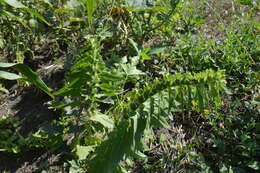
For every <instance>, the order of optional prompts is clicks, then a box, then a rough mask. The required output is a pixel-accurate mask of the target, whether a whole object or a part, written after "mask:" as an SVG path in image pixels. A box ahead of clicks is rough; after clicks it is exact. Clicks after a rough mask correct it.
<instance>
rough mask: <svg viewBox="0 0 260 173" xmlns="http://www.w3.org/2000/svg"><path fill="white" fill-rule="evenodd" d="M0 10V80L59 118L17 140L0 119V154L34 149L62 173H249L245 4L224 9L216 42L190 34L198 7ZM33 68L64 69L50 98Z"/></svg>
mask: <svg viewBox="0 0 260 173" xmlns="http://www.w3.org/2000/svg"><path fill="white" fill-rule="evenodd" d="M37 2H38V1H37ZM137 2H138V3H137ZM0 3H1V5H2V6H1V7H2V8H1V9H0V23H1V24H2V25H1V26H2V27H1V28H0V33H1V34H2V36H0V48H3V51H2V52H0V54H1V55H3V56H4V59H3V60H2V59H1V61H5V62H6V61H7V62H12V63H0V68H1V69H4V70H1V71H0V78H1V79H8V80H18V81H19V80H23V81H27V82H30V83H32V84H34V85H35V86H36V87H38V88H39V89H40V90H42V91H44V92H45V93H46V94H48V95H49V96H50V98H49V99H50V100H49V101H48V103H47V104H48V106H49V109H54V110H58V111H60V116H59V117H58V118H57V119H56V120H53V121H51V122H46V123H44V125H43V126H42V128H41V129H38V131H36V132H34V133H32V132H31V133H29V134H28V137H26V138H25V137H22V136H21V135H20V134H19V133H18V132H16V131H15V130H16V128H18V127H19V126H20V123H19V120H18V119H16V118H9V117H8V118H7V117H3V118H1V120H0V133H1V135H0V152H13V153H23V152H24V151H30V150H31V149H35V148H45V149H46V150H47V151H48V152H51V153H55V154H56V153H61V154H62V155H63V156H64V158H63V160H65V162H68V163H69V165H70V172H71V173H76V172H77V173H80V172H89V173H96V172H98V173H109V172H111V173H114V172H118V173H122V172H129V171H130V172H131V171H132V172H135V171H136V170H135V169H136V167H138V169H140V170H138V171H139V172H140V171H141V172H162V170H163V171H169V172H171V171H175V172H177V171H184V172H189V171H190V172H250V171H259V159H258V156H259V151H260V150H259V146H260V145H259V142H258V141H259V116H258V115H259V113H260V112H259V89H260V88H259V86H258V85H259V72H258V71H259V55H260V53H259V52H260V49H259V40H260V39H259V38H260V33H259V31H260V30H259V22H257V15H256V14H258V13H259V10H260V9H259V8H258V3H257V2H255V1H235V0H234V1H232V3H231V5H232V7H233V8H230V9H228V10H233V11H232V15H230V16H228V17H227V18H228V19H227V20H228V21H227V23H224V21H221V22H218V23H216V24H215V25H214V27H215V28H213V30H221V32H220V34H219V35H220V36H218V37H216V38H215V37H214V35H210V34H211V33H207V32H206V30H205V33H204V31H203V30H201V28H203V27H206V26H205V25H207V26H208V25H209V24H208V23H207V22H208V21H209V20H210V21H211V20H213V21H214V19H212V18H213V16H211V15H207V14H206V11H203V10H204V9H207V8H210V9H214V8H217V5H216V7H215V6H210V3H209V2H208V1H203V2H198V3H199V4H200V5H198V6H199V7H200V8H194V4H192V3H189V2H186V1H179V0H154V1H143V0H141V1H132V0H128V1H124V0H104V1H93V0H68V1H55V2H50V1H44V2H43V1H40V2H39V3H36V1H26V0H24V1H21V2H18V1H8V0H2V1H0ZM194 3H195V2H194ZM219 3H220V2H219ZM243 5H246V6H247V7H246V9H247V10H246V11H243V15H242V14H241V15H240V14H236V12H237V11H236V10H242V9H243V8H242V7H244V6H243ZM238 7H239V8H238ZM36 9H37V10H36ZM221 9H222V8H221ZM228 10H227V13H228V12H229V11H228ZM217 12H218V11H214V14H215V13H217ZM204 13H205V14H204ZM219 13H220V14H215V15H216V16H217V19H218V20H220V18H221V16H222V15H224V14H222V12H219ZM241 13H242V12H241ZM233 14H234V15H233ZM221 19H222V18H221ZM207 29H208V28H207ZM214 32H216V31H214ZM221 34H222V35H221ZM46 45H47V50H46ZM41 55H43V56H44V58H43V59H40V60H39V59H38V58H39V56H41ZM10 57H11V58H10ZM64 57H65V58H64ZM64 59H65V60H64ZM45 63H46V64H48V65H49V64H52V65H53V66H55V64H56V63H57V64H59V63H61V64H62V65H63V67H64V71H65V75H64V83H63V84H59V86H54V87H53V86H52V85H51V86H52V87H53V88H55V90H54V91H52V90H51V89H50V88H49V87H48V86H47V85H46V84H45V83H44V82H43V80H42V79H41V78H40V76H39V75H38V74H37V73H35V72H34V71H36V70H38V69H39V68H41V64H45ZM39 64H40V65H39ZM52 65H51V66H52ZM29 66H30V67H29ZM51 66H49V67H51ZM45 69H47V68H44V70H45ZM13 70H16V71H18V72H19V74H17V73H14V71H13ZM47 73H48V72H47ZM45 75H46V74H45ZM47 75H48V74H47ZM50 75H51V74H50ZM43 76H44V74H43ZM62 78H63V77H62ZM44 79H45V78H44ZM51 80H53V79H51ZM56 80H58V81H59V80H62V79H61V78H58V79H55V80H54V81H56ZM46 81H48V78H47V80H46ZM5 83H6V80H4V81H3V84H5ZM54 83H55V82H54ZM3 84H1V85H0V91H1V92H4V93H6V95H7V94H8V91H7V90H6V89H5V85H3ZM3 97H4V96H3ZM0 99H1V98H0ZM176 129H181V130H177V132H176ZM13 134H14V135H13ZM12 135H13V136H12ZM64 148H66V149H64ZM160 149H161V150H160ZM140 165H143V166H140ZM39 171H44V170H39Z"/></svg>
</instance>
